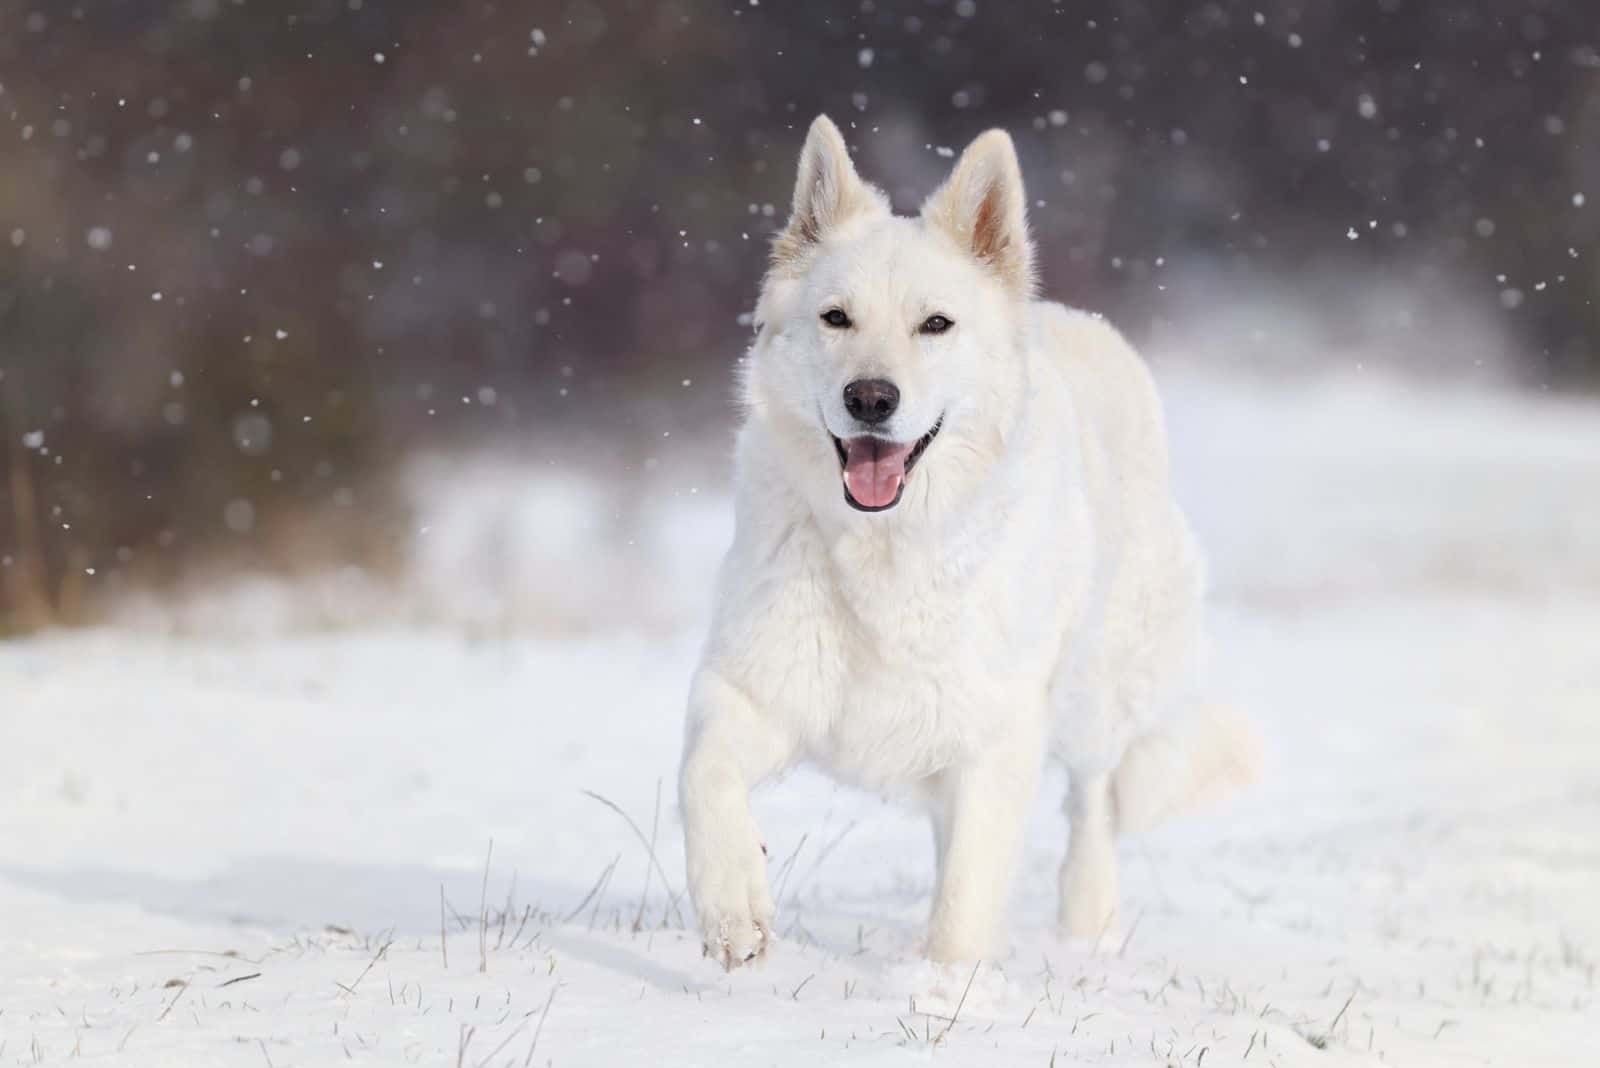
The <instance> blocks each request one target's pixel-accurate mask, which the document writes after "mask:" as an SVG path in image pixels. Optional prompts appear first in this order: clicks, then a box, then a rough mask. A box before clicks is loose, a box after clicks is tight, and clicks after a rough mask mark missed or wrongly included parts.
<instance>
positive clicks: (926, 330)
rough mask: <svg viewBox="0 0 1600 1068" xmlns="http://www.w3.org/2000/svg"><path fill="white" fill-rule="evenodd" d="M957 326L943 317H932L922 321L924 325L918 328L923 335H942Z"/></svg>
mask: <svg viewBox="0 0 1600 1068" xmlns="http://www.w3.org/2000/svg"><path fill="white" fill-rule="evenodd" d="M955 325H956V324H955V323H953V322H951V321H950V320H949V319H947V318H946V317H945V316H943V315H930V316H928V317H927V318H926V319H924V320H922V325H921V326H919V327H917V332H918V333H921V334H942V333H944V332H945V331H946V330H948V329H950V328H951V327H952V326H955Z"/></svg>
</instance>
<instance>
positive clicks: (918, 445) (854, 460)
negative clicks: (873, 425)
mask: <svg viewBox="0 0 1600 1068" xmlns="http://www.w3.org/2000/svg"><path fill="white" fill-rule="evenodd" d="M943 425H944V416H942V415H941V416H940V417H939V418H938V420H937V421H936V422H935V423H934V424H933V429H932V430H930V431H928V432H927V433H926V434H924V435H922V437H920V438H918V439H917V440H916V441H914V442H910V443H907V444H902V443H900V442H897V441H887V440H885V439H883V438H878V437H873V436H872V435H870V434H867V435H862V436H861V437H855V438H847V439H841V438H834V439H833V448H834V451H835V452H837V453H838V454H839V469H840V471H841V473H842V474H843V475H844V499H845V501H846V502H847V503H848V504H849V505H850V507H852V508H854V509H856V510H857V511H858V512H886V511H888V510H889V509H890V508H893V507H894V506H895V505H897V504H899V503H900V495H901V494H902V493H904V492H905V490H906V480H907V479H909V478H910V477H911V469H912V468H913V467H915V466H916V465H917V461H918V460H920V459H922V454H923V453H924V452H926V451H927V449H928V445H929V444H930V443H932V441H933V439H934V437H935V436H937V435H938V433H939V428H940V427H941V426H943ZM829 436H830V437H832V435H831V434H830V435H829Z"/></svg>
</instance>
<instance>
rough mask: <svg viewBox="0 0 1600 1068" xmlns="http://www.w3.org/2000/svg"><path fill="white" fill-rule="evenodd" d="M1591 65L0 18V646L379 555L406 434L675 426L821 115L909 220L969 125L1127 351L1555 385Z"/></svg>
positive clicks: (1582, 286) (528, 446) (134, 12)
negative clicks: (1017, 178) (1400, 362)
mask: <svg viewBox="0 0 1600 1068" xmlns="http://www.w3.org/2000/svg"><path fill="white" fill-rule="evenodd" d="M1597 45H1600V11H1597V10H1596V9H1595V7H1594V5H1593V4H1592V3H1588V2H1587V0H1481V2H1437V0H1429V2H1424V0H1348V2H1333V0H1320V2H1319V0H1295V2H1285V0H1253V2H1248V3H1238V2H1227V0H1216V2H1211V3H1182V2H1174V3H1164V2H1158V0H1108V2H1060V3H1052V2H1049V0H1027V2H1016V3H1000V2H998V0H977V2H973V0H856V2H853V3H829V2H808V3H789V2H778V0H760V2H759V3H758V2H756V0H721V2H701V0H677V2H665V3H646V2H643V0H632V2H630V0H572V2H559V0H536V2H531V3H513V2H499V3H488V2H481V0H470V2H468V0H461V2H423V0H283V2H269V0H248V2H245V0H163V2H157V0H79V2H73V0H20V2H19V0H0V436H3V445H0V461H3V463H4V464H5V468H4V470H5V476H6V477H4V478H3V479H0V629H5V628H6V627H16V626H30V625H37V624H39V623H42V622H49V621H51V620H57V619H65V620H69V621H70V620H72V619H74V618H78V617H81V616H82V615H83V614H84V613H85V612H86V611H87V609H86V608H85V605H86V604H88V603H92V601H93V598H94V597H95V595H96V592H97V591H101V590H105V589H115V588H119V587H121V586H126V585H127V584H129V583H147V582H149V583H159V582H162V581H164V580H167V579H171V578H173V577H175V576H179V575H181V574H182V573H183V571H184V569H185V568H187V567H189V566H191V565H192V562H193V561H194V560H196V559H198V558H200V557H201V556H204V555H206V554H210V553H224V554H228V555H229V556H230V558H233V559H237V560H239V561H240V562H241V563H243V564H248V565H250V566H260V567H288V566H299V564H301V563H302V562H305V561H313V562H321V563H340V562H351V561H355V562H360V563H362V564H363V565H364V566H368V567H374V568H377V569H380V570H381V569H382V568H384V567H386V566H392V565H393V563H394V561H395V559H396V557H397V555H398V553H399V552H400V551H401V549H400V547H401V545H402V544H403V541H404V535H405V527H406V518H405V516H404V514H403V509H402V508H401V507H400V506H399V505H397V504H396V503H395V501H394V499H393V495H392V494H391V493H390V492H388V491H387V490H386V488H385V487H386V486H387V485H388V482H389V480H390V478H391V476H392V475H393V474H394V472H395V471H396V469H397V464H398V462H399V461H401V460H403V459H404V458H405V457H407V456H410V455H413V454H415V453H416V452H418V451H419V450H429V449H451V448H456V447H466V446H475V445H481V444H483V443H485V442H488V443H490V444H496V445H498V446H500V447H505V448H512V449H519V450H523V451H526V452H527V453H528V454H529V455H530V456H531V457H532V458H533V459H534V460H535V461H536V462H548V463H562V462H569V461H573V462H576V461H575V459H574V458H579V457H581V459H582V462H583V463H585V464H587V465H589V466H590V467H595V466H598V467H599V468H600V469H601V470H604V471H610V472H611V473H613V474H615V475H616V476H617V477H619V478H620V477H628V476H629V475H630V474H635V473H637V472H638V471H640V470H641V469H642V468H643V467H644V466H645V465H646V464H647V462H648V461H650V460H651V459H652V457H653V455H654V453H655V452H656V451H658V450H659V449H661V448H662V447H663V446H662V444H661V443H662V440H663V438H664V437H665V436H668V435H673V434H676V435H677V436H678V438H679V440H687V441H690V442H694V441H707V440H711V441H715V440H716V439H717V435H719V434H722V433H723V431H724V429H725V425H724V422H723V418H724V417H723V415H722V414H721V413H722V412H723V403H722V402H723V400H724V399H725V397H726V394H727V384H726V379H727V370H728V368H730V367H731V366H732V364H733V363H734V361H735V360H736V359H737V357H738V355H739V353H740V351H741V349H742V347H743V345H744V344H745V341H746V337H747V334H748V331H747V328H746V326H745V325H743V324H742V323H741V318H740V317H741V315H742V313H744V312H745V311H746V310H747V309H748V307H749V305H750V304H751V302H752V300H753V297H754V293H755V289H756V284H757V281H758V279H759V276H760V273H761V270H762V267H763V263H764V257H765V251H766V241H767V238H768V235H769V234H770V232H771V231H772V230H773V229H774V228H775V227H776V226H778V225H780V224H781V222H782V221H783V216H784V214H785V211H786V207H787V203H788V197H789V191H790V183H791V180H792V169H793V162H794V158H795V155H796V153H797V151H798V148H799V144H800V140H801V138H802V136H803V133H804V130H805V126H806V124H807V123H808V122H809V120H810V118H811V117H812V116H813V115H815V114H816V113H818V112H820V111H825V112H827V113H829V114H830V115H832V116H833V117H834V118H835V119H836V120H837V121H839V122H840V124H841V125H842V126H845V127H846V132H847V135H848V137H849V139H850V141H851V143H852V147H853V148H854V149H855V151H856V153H857V157H858V164H859V166H860V167H861V169H862V170H863V172H864V173H865V174H866V175H867V176H868V177H869V178H871V179H874V180H877V181H879V182H881V183H882V184H884V185H885V187H886V188H887V189H888V191H889V192H890V194H891V196H892V197H893V199H894V201H895V203H896V205H897V207H899V208H901V209H902V210H907V211H910V210H914V209H915V208H916V206H917V205H918V203H919V201H920V199H921V198H922V197H923V196H924V195H926V193H927V192H929V191H930V190H931V189H932V188H933V186H934V185H935V184H936V183H937V181H938V180H939V179H940V177H941V176H942V175H943V173H944V171H945V170H946V169H947V168H948V166H949V164H950V159H949V156H950V153H951V151H952V150H956V151H959V149H960V147H961V146H962V145H964V144H965V142H966V141H967V139H969V138H970V137H972V136H973V135H975V134H976V133H978V132H979V131H981V130H982V129H984V128H986V127H988V126H991V125H1003V126H1005V127H1007V128H1008V129H1009V130H1010V131H1011V132H1012V133H1013V135H1014V136H1015V137H1016V139H1017V142H1018V148H1019V150H1020V153H1021V156H1022V159H1023V162H1024V167H1025V170H1026V173H1027V177H1028V180H1029V183H1030V194H1031V196H1032V197H1033V198H1035V200H1036V204H1035V206H1034V208H1033V214H1032V220H1033V225H1034V229H1035V233H1036V237H1037V239H1038V242H1039V244H1040V253H1041V256H1040V258H1041V264H1042V268H1043V275H1044V278H1045V280H1046V285H1047V288H1048V291H1049V292H1050V294H1051V295H1053V296H1056V297H1060V298H1064V299H1068V300H1070V301H1072V302H1074V303H1079V304H1082V305H1084V306H1088V307H1092V308H1095V309H1098V310H1102V311H1105V312H1106V313H1107V314H1108V315H1110V316H1111V317H1112V318H1113V319H1114V320H1115V321H1116V322H1118V323H1119V325H1121V326H1122V327H1123V328H1124V329H1125V330H1127V331H1128V332H1129V333H1130V334H1131V335H1132V336H1133V337H1134V338H1135V340H1140V341H1142V340H1148V339H1149V338H1151V337H1153V336H1158V335H1161V334H1162V333H1163V331H1167V332H1168V333H1169V334H1170V333H1171V332H1172V331H1174V330H1179V329H1180V328H1181V322H1182V313H1184V312H1185V311H1189V312H1192V311H1193V310H1194V309H1195V308H1197V307H1198V308H1201V309H1204V307H1205V306H1206V305H1207V304H1208V303H1212V302H1216V303H1221V302H1227V301H1229V300H1230V299H1231V297H1230V294H1232V293H1236V292H1243V291H1247V290H1248V291H1251V292H1258V293H1259V292H1261V291H1262V289H1263V287H1269V291H1270V292H1282V293H1285V294H1292V295H1293V296H1294V297H1295V299H1298V300H1300V301H1301V302H1303V303H1305V304H1307V305H1308V306H1311V307H1313V308H1318V309H1320V311H1321V314H1322V315H1323V316H1324V319H1325V322H1324V323H1323V324H1322V325H1323V328H1324V329H1325V331H1326V332H1327V333H1328V335H1329V336H1333V337H1338V336H1340V332H1341V331H1345V332H1362V331H1365V332H1369V333H1370V332H1373V331H1377V332H1378V333H1379V334H1380V335H1384V334H1386V332H1387V333H1389V334H1392V336H1388V337H1385V336H1380V337H1379V338H1378V339H1377V341H1378V342H1379V343H1380V344H1381V343H1384V342H1385V341H1387V342H1388V343H1389V344H1391V345H1392V347H1394V348H1396V349H1404V348H1406V347H1408V346H1409V345H1411V344H1413V340H1412V339H1414V338H1415V337H1419V336H1435V337H1437V336H1441V335H1449V333H1450V331H1449V330H1448V329H1446V328H1447V327H1448V326H1449V324H1448V323H1446V322H1445V321H1444V320H1446V319H1447V318H1459V315H1458V309H1460V308H1468V309H1471V310H1472V313H1473V316H1475V317H1477V318H1474V319H1473V320H1472V322H1474V323H1476V322H1478V321H1480V320H1483V321H1492V322H1493V324H1494V327H1493V331H1492V332H1493V333H1494V334H1495V336H1496V337H1498V336H1501V332H1502V331H1503V335H1504V337H1506V338H1509V339H1510V342H1509V343H1508V344H1507V346H1506V348H1507V352H1508V361H1509V362H1508V367H1509V374H1508V375H1507V376H1506V377H1508V378H1509V379H1510V380H1511V382H1512V383H1513V384H1514V385H1517V386H1519V387H1521V388H1538V389H1561V390H1593V389H1594V388H1595V387H1596V386H1597V385H1600V312H1597V310H1596V307H1595V302H1594V297H1595V295H1596V292H1597V286H1600V273H1597V267H1596V261H1595V258H1594V255H1593V253H1594V251H1595V249H1594V238H1595V234H1596V228H1597V225H1600V223H1597V220H1600V52H1597V50H1596V46H1597ZM1201 279H1204V281H1203V282H1202V281H1201ZM1341 279H1346V280H1348V279H1356V280H1361V281H1363V282H1364V283H1365V285H1366V287H1367V289H1369V290H1370V289H1371V288H1372V287H1373V286H1377V287H1378V288H1380V289H1383V288H1388V287H1392V288H1393V289H1394V290H1395V291H1397V292H1398V291H1403V292H1405V293H1406V294H1409V295H1410V296H1409V297H1408V301H1409V303H1408V304H1407V308H1408V309H1410V310H1408V311H1407V312H1406V314H1405V315H1403V316H1401V317H1399V318H1392V317H1391V318H1389V319H1385V320H1380V321H1372V320H1368V319H1365V318H1362V317H1361V316H1357V315H1353V314H1352V312H1351V307H1350V304H1349V302H1348V301H1347V300H1346V299H1345V297H1344V296H1342V295H1341V294H1342V290H1341V288H1340V287H1341V285H1342V284H1343V283H1341V282H1339V281H1337V280H1341ZM1175 324H1177V325H1175ZM1180 340H1181V336H1180ZM1365 340H1367V341H1370V340H1372V339H1370V338H1368V339H1365ZM1435 347H1437V346H1435ZM1444 348H1445V350H1446V351H1445V352H1444V353H1443V356H1442V357H1438V356H1435V357H1434V358H1432V359H1431V360H1430V362H1428V363H1426V364H1425V366H1424V368H1423V370H1422V372H1421V373H1426V374H1434V375H1441V376H1449V375H1451V374H1452V373H1454V372H1458V371H1462V370H1464V368H1452V367H1451V366H1450V363H1451V360H1452V359H1457V360H1459V361H1461V362H1465V361H1468V360H1469V359H1472V360H1476V359H1477V357H1476V356H1475V355H1474V354H1473V353H1472V349H1471V346H1470V345H1469V346H1463V347H1462V348H1461V349H1460V351H1459V352H1458V353H1456V354H1455V355H1452V350H1451V347H1450V346H1448V345H1447V346H1445V347H1444ZM1265 349H1266V346H1264V347H1263V351H1260V352H1259V353H1255V354H1254V355H1252V354H1250V353H1245V354H1244V358H1245V359H1246V360H1247V361H1248V359H1253V358H1259V359H1261V360H1262V361H1263V362H1264V363H1272V362H1274V361H1281V360H1282V358H1283V357H1282V354H1273V353H1271V352H1268V351H1265ZM708 432H709V433H708ZM683 447H685V448H688V447H690V446H689V445H685V446H683ZM713 462H714V461H713Z"/></svg>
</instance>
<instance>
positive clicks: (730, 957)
mask: <svg viewBox="0 0 1600 1068" xmlns="http://www.w3.org/2000/svg"><path fill="white" fill-rule="evenodd" d="M699 874H700V877H699V878H698V879H697V880H696V884H695V893H694V900H695V905H696V908H697V910H698V912H699V914H700V938H701V944H702V946H703V947H704V949H705V954H706V956H708V957H711V958H712V959H713V960H715V961H716V962H717V963H718V964H720V965H722V967H723V968H724V969H725V970H727V971H732V970H733V969H735V968H737V967H739V966H740V965H742V964H749V963H750V962H752V961H756V960H760V959H761V958H762V957H763V956H765V955H766V952H767V948H768V946H770V945H771V943H772V914H773V905H772V893H771V891H770V890H769V889H768V888H767V867H766V854H765V851H763V850H762V849H761V848H760V847H759V846H755V847H752V848H749V849H745V850H740V851H738V853H737V855H734V856H723V857H719V858H715V859H713V860H711V861H710V862H709V863H707V864H706V865H705V869H704V870H703V871H702V872H700V873H699Z"/></svg>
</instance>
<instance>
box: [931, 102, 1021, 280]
mask: <svg viewBox="0 0 1600 1068" xmlns="http://www.w3.org/2000/svg"><path fill="white" fill-rule="evenodd" d="M922 217H923V219H925V220H927V221H928V222H930V223H932V224H934V225H936V226H938V227H940V228H941V229H943V230H944V231H945V232H947V233H948V234H949V235H950V236H951V237H953V238H955V240H956V242H957V243H958V244H959V245H960V246H961V247H962V248H965V249H967V250H968V251H969V252H971V253H972V255H973V256H974V258H976V259H977V260H978V261H979V262H980V263H982V264H984V266H986V267H988V268H989V269H990V270H992V271H993V272H994V273H995V276H996V277H997V278H998V279H999V280H1000V282H1001V284H1002V285H1004V286H1005V287H1006V289H1007V290H1008V291H1009V292H1010V293H1011V294H1012V295H1013V296H1016V297H1018V298H1023V299H1026V298H1027V297H1029V296H1031V295H1032V294H1033V242H1032V241H1030V240H1029V239H1028V217H1027V194H1026V193H1024V192H1023V189H1022V168H1021V167H1020V166H1018V165H1017V150H1016V147H1015V146H1014V145H1013V144H1012V143H1011V136H1010V135H1009V134H1007V133H1006V132H1005V131H1004V130H990V131H988V132H987V133H984V134H980V135H979V136H978V139H977V140H975V141H973V142H972V144H970V145H968V146H967V150H966V151H965V152H963V153H961V158H960V159H959V160H957V161H956V168H955V170H954V171H952V172H950V177H949V178H948V179H946V180H945V183H944V185H942V186H940V187H939V188H938V189H937V190H935V191H934V194H933V195H932V196H930V197H929V198H928V200H927V202H926V203H925V204H923V205H922Z"/></svg>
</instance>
